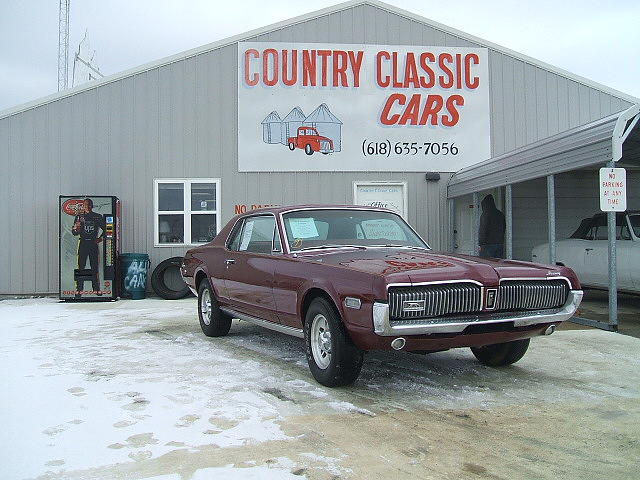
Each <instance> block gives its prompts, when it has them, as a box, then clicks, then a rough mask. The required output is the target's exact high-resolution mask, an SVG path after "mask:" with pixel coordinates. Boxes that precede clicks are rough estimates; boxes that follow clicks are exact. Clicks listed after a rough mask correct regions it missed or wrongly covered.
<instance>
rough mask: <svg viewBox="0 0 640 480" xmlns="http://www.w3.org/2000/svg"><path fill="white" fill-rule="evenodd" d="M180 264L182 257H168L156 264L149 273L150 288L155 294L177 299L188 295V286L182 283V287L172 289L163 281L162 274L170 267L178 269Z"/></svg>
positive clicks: (168, 298) (166, 298)
mask: <svg viewBox="0 0 640 480" xmlns="http://www.w3.org/2000/svg"><path fill="white" fill-rule="evenodd" d="M181 265H182V257H172V258H168V259H166V260H164V261H162V262H160V263H159V264H158V266H157V267H156V268H155V269H154V270H153V273H152V274H151V288H153V291H154V292H156V295H158V296H159V297H162V298H164V299H165V300H178V299H179V298H184V297H186V296H187V295H189V292H190V290H189V287H188V286H187V284H186V283H185V284H184V288H181V289H180V290H174V289H172V288H169V287H168V286H167V284H166V283H165V281H164V275H165V273H166V272H167V270H169V269H170V268H177V269H178V271H179V270H180V266H181Z"/></svg>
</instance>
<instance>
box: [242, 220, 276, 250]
mask: <svg viewBox="0 0 640 480" xmlns="http://www.w3.org/2000/svg"><path fill="white" fill-rule="evenodd" d="M275 225H276V219H275V218H274V216H273V215H262V216H258V217H249V218H247V219H245V221H244V225H243V227H242V233H241V234H240V235H239V237H240V245H239V246H238V251H239V252H253V253H271V248H272V242H273V231H274V228H275Z"/></svg>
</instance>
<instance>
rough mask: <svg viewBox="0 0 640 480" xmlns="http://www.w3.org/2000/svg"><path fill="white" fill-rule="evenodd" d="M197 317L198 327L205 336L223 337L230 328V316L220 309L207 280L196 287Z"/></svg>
mask: <svg viewBox="0 0 640 480" xmlns="http://www.w3.org/2000/svg"><path fill="white" fill-rule="evenodd" d="M198 318H199V319H200V328H201V329H202V332H203V333H204V334H205V335H206V336H207V337H224V336H225V335H226V334H227V333H229V329H230V328H231V320H232V319H231V317H230V316H229V315H227V314H226V313H224V312H223V311H222V310H220V307H219V306H218V300H217V299H216V296H215V293H214V291H213V289H212V288H211V284H210V283H209V280H207V279H205V280H202V281H201V282H200V286H199V287H198Z"/></svg>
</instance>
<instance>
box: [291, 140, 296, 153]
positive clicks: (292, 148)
mask: <svg viewBox="0 0 640 480" xmlns="http://www.w3.org/2000/svg"><path fill="white" fill-rule="evenodd" d="M295 149H296V144H295V143H293V142H289V150H291V151H292V152H293V151H294V150H295Z"/></svg>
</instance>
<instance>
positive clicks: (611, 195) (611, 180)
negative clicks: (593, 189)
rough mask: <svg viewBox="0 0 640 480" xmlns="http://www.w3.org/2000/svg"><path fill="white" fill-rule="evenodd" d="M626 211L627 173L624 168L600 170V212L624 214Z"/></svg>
mask: <svg viewBox="0 0 640 480" xmlns="http://www.w3.org/2000/svg"><path fill="white" fill-rule="evenodd" d="M626 209H627V171H626V170H625V169H624V168H601V169H600V210H602V211H603V212H624V211H625V210H626Z"/></svg>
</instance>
